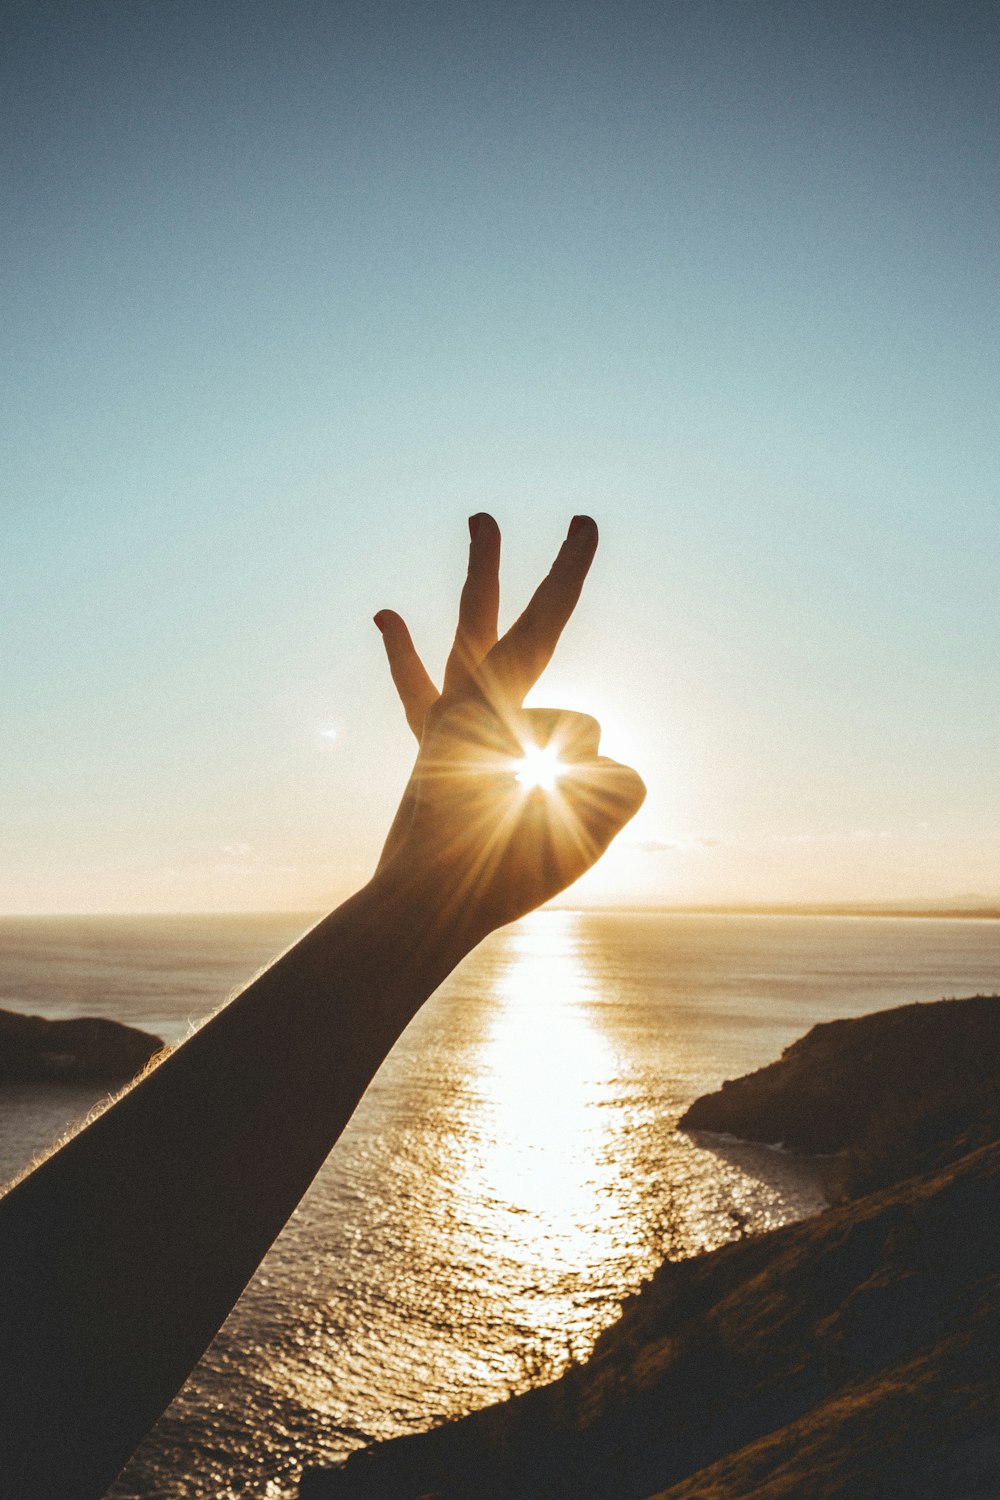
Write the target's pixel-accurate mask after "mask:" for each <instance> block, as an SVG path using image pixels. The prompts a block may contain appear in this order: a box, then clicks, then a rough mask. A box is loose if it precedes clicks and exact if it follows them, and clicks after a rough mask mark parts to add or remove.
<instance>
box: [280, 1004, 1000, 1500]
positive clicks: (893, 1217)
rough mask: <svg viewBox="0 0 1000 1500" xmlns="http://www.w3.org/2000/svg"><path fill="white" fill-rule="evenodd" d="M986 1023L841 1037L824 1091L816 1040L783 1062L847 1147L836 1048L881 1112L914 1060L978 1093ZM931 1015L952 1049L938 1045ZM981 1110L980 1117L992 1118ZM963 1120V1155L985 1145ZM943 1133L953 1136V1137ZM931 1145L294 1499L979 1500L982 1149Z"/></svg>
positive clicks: (984, 1244)
mask: <svg viewBox="0 0 1000 1500" xmlns="http://www.w3.org/2000/svg"><path fill="white" fill-rule="evenodd" d="M949 1007H950V1008H949ZM996 1011H997V1006H996V1002H990V1001H986V1000H979V999H977V1000H975V1001H964V1002H944V1003H943V1004H942V1006H940V1007H935V1006H905V1007H902V1008H901V1009H900V1010H898V1011H891V1012H883V1013H882V1017H881V1018H878V1017H864V1018H862V1019H861V1020H860V1021H858V1022H843V1023H837V1024H838V1026H839V1027H841V1028H843V1029H842V1030H840V1031H839V1032H838V1031H834V1035H835V1036H836V1038H837V1046H836V1049H835V1052H836V1055H837V1056H840V1057H842V1058H843V1059H845V1062H844V1066H842V1067H840V1068H839V1071H837V1070H835V1080H834V1082H833V1083H832V1084H831V1080H830V1079H829V1078H828V1076H827V1073H828V1070H829V1067H830V1065H831V1061H832V1059H833V1056H834V1052H833V1051H831V1048H830V1046H829V1042H828V1038H829V1033H830V1032H831V1031H832V1030H833V1028H816V1030H815V1032H813V1033H810V1036H815V1035H816V1033H817V1032H818V1033H821V1034H822V1033H824V1032H825V1033H826V1036H825V1037H824V1039H823V1043H822V1045H819V1044H816V1043H813V1044H812V1046H811V1047H810V1048H808V1049H804V1048H803V1044H802V1043H799V1044H797V1047H798V1048H799V1049H801V1050H799V1051H796V1049H795V1048H791V1049H789V1053H786V1059H787V1058H788V1056H789V1054H790V1053H795V1061H794V1067H795V1069H796V1072H797V1074H798V1083H799V1086H800V1087H801V1088H802V1089H804V1090H807V1091H810V1090H811V1096H812V1097H813V1098H814V1099H817V1098H822V1099H823V1100H824V1101H825V1103H826V1104H827V1105H828V1106H829V1107H830V1108H831V1109H833V1110H836V1108H837V1105H838V1101H840V1102H841V1103H842V1108H840V1110H839V1117H840V1118H841V1119H846V1118H849V1119H851V1120H852V1121H854V1122H856V1123H855V1124H853V1125H852V1130H854V1131H855V1132H856V1133H858V1134H860V1135H861V1136H862V1137H864V1133H865V1132H868V1131H870V1130H871V1129H873V1128H874V1122H875V1121H876V1120H877V1119H878V1117H879V1114H878V1111H879V1107H880V1104H879V1100H878V1099H877V1098H876V1099H874V1100H873V1099H871V1098H867V1099H866V1100H865V1101H864V1108H862V1109H859V1108H858V1107H857V1100H856V1099H855V1098H853V1097H852V1098H850V1099H847V1098H844V1097H843V1095H844V1092H847V1091H849V1092H850V1093H851V1094H852V1095H853V1094H856V1093H857V1092H858V1091H859V1089H858V1083H857V1077H856V1075H853V1074H852V1072H851V1069H850V1068H849V1067H848V1066H847V1064H846V1058H847V1057H848V1055H850V1054H851V1052H852V1044H851V1043H850V1040H849V1039H850V1035H851V1028H854V1029H855V1030H854V1037H855V1039H857V1038H858V1036H859V1035H860V1036H861V1042H860V1044H859V1045H858V1046H857V1047H856V1048H853V1055H854V1056H855V1058H856V1059H867V1061H866V1062H865V1063H864V1066H865V1067H866V1069H867V1072H866V1074H865V1078H866V1080H867V1082H866V1084H865V1091H866V1093H869V1094H870V1093H872V1092H874V1093H875V1094H876V1095H877V1093H878V1080H879V1079H884V1080H885V1090H886V1091H885V1096H884V1098H883V1099H882V1101H881V1107H882V1108H885V1107H886V1101H887V1100H888V1099H889V1098H890V1097H891V1094H890V1090H895V1089H897V1088H898V1087H900V1086H901V1085H902V1082H903V1080H904V1077H905V1073H904V1066H905V1058H906V1057H909V1058H911V1059H918V1060H919V1066H920V1067H922V1068H923V1067H924V1065H925V1062H926V1058H927V1050H928V1048H929V1047H931V1048H932V1049H933V1051H934V1054H935V1057H936V1062H937V1064H938V1070H937V1072H938V1076H939V1077H941V1076H948V1077H953V1078H955V1079H957V1078H958V1076H959V1074H960V1072H961V1069H960V1068H959V1067H957V1066H956V1067H954V1068H953V1067H952V1062H953V1059H951V1058H949V1056H948V1055H947V1048H948V1047H951V1048H953V1049H954V1051H955V1052H956V1053H957V1054H958V1055H960V1056H961V1057H962V1058H963V1059H965V1062H964V1063H963V1065H962V1066H967V1065H969V1059H977V1060H978V1065H979V1071H978V1072H974V1074H973V1077H974V1079H976V1080H981V1079H982V1078H983V1077H984V1076H985V1072H986V1071H987V1065H986V1064H984V1063H983V1061H982V1059H983V1057H984V1056H985V1055H986V1053H987V1052H988V1046H989V1038H990V1037H991V1036H994V1035H995V1033H994V1031H993V1027H994V1024H995V1023H994V1016H995V1014H996ZM935 1012H937V1013H938V1014H943V1015H944V1016H945V1017H946V1019H945V1020H944V1022H943V1023H942V1025H943V1028H946V1029H947V1033H946V1032H945V1030H944V1029H940V1030H934V1029H933V1028H934V1027H935V1024H936V1023H935V1021H934V1020H933V1019H932V1020H928V1017H929V1016H933V1014H934V1013H935ZM960 1018H965V1019H960ZM872 1022H874V1023H875V1024H874V1025H872V1024H866V1023H872ZM928 1027H929V1028H930V1029H928ZM963 1028H965V1029H966V1030H967V1033H968V1034H965V1032H964V1031H963ZM946 1034H947V1036H948V1037H949V1038H950V1040H949V1041H947V1042H946V1041H944V1040H942V1038H943V1037H944V1036H945V1035H946ZM807 1040H808V1038H806V1039H804V1041H807ZM973 1041H974V1043H975V1045H972V1042H973ZM804 1054H805V1057H806V1061H803V1055H804ZM880 1054H881V1062H880ZM784 1066H785V1061H784V1060H783V1061H782V1063H780V1064H777V1065H776V1068H783V1067H784ZM973 1066H976V1065H975V1064H973ZM814 1069H818V1070H819V1071H820V1076H818V1077H817V1076H814ZM762 1071H763V1072H768V1071H769V1070H762ZM753 1076H754V1077H756V1078H760V1076H761V1075H760V1074H757V1075H753ZM925 1076H926V1073H925ZM734 1087H735V1086H734V1085H731V1086H730V1090H729V1091H724V1092H731V1091H732V1089H733V1088H734ZM977 1089H978V1083H977V1085H976V1088H975V1089H973V1091H972V1092H973V1094H975V1097H976V1098H980V1097H981V1094H980V1093H978V1092H976V1090H977ZM916 1092H917V1094H918V1095H919V1097H921V1098H924V1099H926V1098H927V1097H928V1094H927V1092H926V1091H925V1090H922V1089H918V1090H917V1091H916ZM713 1097H715V1098H719V1097H720V1096H718V1095H717V1096H713ZM791 1097H792V1095H791V1093H789V1100H791ZM986 1105H987V1115H988V1114H989V1110H990V1108H991V1107H993V1105H994V1100H993V1099H992V1098H990V1099H988V1100H986ZM727 1108H728V1102H727ZM945 1113H946V1114H947V1110H946V1111H945ZM931 1114H932V1117H933V1119H939V1118H940V1117H939V1116H938V1115H937V1114H935V1113H934V1111H933V1110H932V1111H931ZM727 1118H728V1117H727ZM731 1118H732V1119H735V1115H734V1116H732V1117H731ZM805 1118H806V1116H805V1113H803V1119H805ZM963 1118H964V1119H965V1125H964V1126H963V1128H964V1129H967V1130H968V1131H969V1132H971V1135H973V1136H974V1135H976V1134H977V1133H980V1132H981V1131H983V1130H986V1129H987V1126H986V1125H984V1124H982V1122H981V1119H980V1117H976V1118H973V1117H972V1116H971V1115H969V1114H968V1112H967V1114H966V1116H964V1117H963ZM918 1124H919V1119H918V1112H917V1111H916V1110H915V1111H913V1112H911V1116H910V1125H911V1126H912V1127H914V1128H916V1127H917V1126H918ZM953 1124H954V1119H953V1118H952V1117H951V1116H948V1119H947V1131H948V1132H950V1131H951V1128H952V1125H953ZM727 1128H730V1129H732V1128H733V1127H732V1123H730V1124H729V1126H728V1127H727ZM908 1128H909V1127H908ZM936 1128H937V1127H936V1126H934V1125H933V1124H931V1125H928V1128H927V1132H926V1138H925V1139H922V1142H921V1145H920V1154H921V1155H922V1156H926V1155H928V1154H930V1155H931V1156H933V1154H934V1152H935V1150H937V1149H940V1151H941V1152H942V1153H943V1154H944V1155H945V1156H946V1157H948V1158H949V1159H948V1160H946V1161H945V1162H943V1163H942V1164H939V1165H937V1166H935V1167H934V1168H933V1169H931V1170H929V1171H924V1172H922V1173H920V1174H919V1175H912V1176H910V1175H907V1176H906V1177H905V1178H904V1180H901V1181H897V1182H895V1183H894V1184H892V1185H890V1186H886V1187H882V1188H881V1189H880V1190H878V1191H875V1192H871V1193H869V1194H867V1195H866V1196H864V1197H859V1198H856V1199H853V1200H848V1201H844V1202H842V1203H840V1204H839V1205H838V1206H837V1207H834V1208H831V1209H829V1210H827V1211H826V1212H824V1213H822V1214H820V1215H818V1216H817V1217H816V1218H814V1219H811V1220H808V1221H806V1222H803V1223H799V1224H793V1225H789V1226H787V1227H785V1228H784V1229H780V1230H777V1231H775V1232H774V1233H772V1234H768V1235H763V1236H761V1237H759V1238H757V1239H749V1240H744V1241H741V1242H739V1243H734V1244H731V1245H727V1246H724V1247H723V1248H722V1249H720V1250H717V1251H715V1252H713V1253H712V1254H709V1255H704V1256H700V1257H697V1258H695V1259H692V1260H687V1261H681V1262H676V1263H671V1262H667V1263H665V1264H664V1265H663V1266H661V1267H660V1269H659V1271H658V1272H657V1273H656V1275H655V1276H654V1277H653V1278H652V1279H651V1280H650V1281H649V1282H648V1283H647V1284H646V1285H645V1287H644V1288H643V1289H642V1291H641V1292H640V1294H639V1295H638V1296H636V1297H634V1298H632V1299H631V1300H630V1301H629V1302H628V1303H627V1304H626V1305H625V1307H624V1308H623V1311H622V1316H621V1318H620V1319H619V1321H618V1322H617V1323H616V1324H614V1325H613V1326H612V1327H611V1328H609V1329H608V1330H607V1331H606V1332H605V1333H604V1334H603V1335H602V1337H601V1338H600V1340H599V1341H598V1344H597V1346H596V1348H595V1350H594V1353H593V1355H592V1356H591V1358H590V1359H589V1360H588V1361H587V1363H586V1364H584V1365H582V1366H578V1367H574V1368H572V1369H571V1370H569V1371H568V1372H567V1373H566V1374H565V1375H564V1376H563V1377H562V1378H561V1379H559V1380H557V1381H554V1382H553V1383H552V1384H550V1385H548V1386H544V1387H541V1388H539V1389H537V1390H534V1391H529V1392H528V1393H527V1394H526V1395H524V1396H521V1397H518V1398H515V1399H514V1400H511V1401H508V1402H505V1403H502V1404H501V1405H498V1406H493V1407H490V1408H488V1409H486V1410H485V1411H481V1412H476V1413H473V1414H472V1415H471V1416H469V1417H466V1418H464V1419H463V1420H461V1421H458V1422H452V1423H449V1424H447V1425H445V1426H443V1427H440V1428H438V1429H436V1430H435V1431H432V1432H430V1433H425V1434H422V1435H420V1436H417V1437H410V1438H402V1439H399V1440H397V1441H395V1442H391V1443H385V1444H382V1445H378V1446H376V1447H374V1448H371V1449H369V1450H366V1451H365V1452H363V1453H360V1454H356V1455H354V1456H352V1458H351V1459H350V1460H348V1462H347V1464H346V1465H345V1466H344V1467H343V1468H342V1469H340V1470H327V1471H323V1472H316V1473H313V1474H310V1475H307V1476H305V1478H304V1479H303V1482H302V1490H301V1493H302V1496H303V1500H323V1497H326V1500H376V1497H377V1500H418V1497H423V1500H431V1497H435V1500H499V1497H501V1496H502V1497H504V1500H511V1497H515V1496H516V1497H518V1500H560V1497H563V1496H565V1497H570V1496H572V1497H574V1500H646V1497H651V1496H654V1495H655V1496H657V1497H667V1496H669V1497H670V1500H682V1497H683V1500H696V1497H697V1500H723V1497H725V1500H737V1497H745V1500H751V1497H753V1500H757V1497H760V1500H764V1497H774V1500H777V1497H779V1496H780V1497H787V1500H793V1497H794V1500H800V1497H804V1496H809V1497H810V1500H821V1497H831V1500H832V1497H834V1496H837V1497H845V1496H846V1497H857V1500H862V1497H865V1500H875V1497H878V1500H949V1497H952V1500H959V1497H961V1500H973V1497H982V1500H986V1497H987V1496H990V1497H994V1500H995V1497H996V1496H997V1495H1000V1440H998V1434H1000V1378H998V1356H997V1353H996V1351H997V1349H998V1348H1000V1144H997V1143H995V1142H994V1143H991V1144H988V1145H985V1146H982V1147H981V1148H980V1149H978V1150H972V1151H968V1152H966V1153H965V1154H961V1155H959V1156H958V1157H957V1158H955V1156H954V1153H955V1152H956V1151H957V1150H959V1148H960V1144H961V1142H960V1141H959V1139H958V1137H956V1136H954V1135H952V1134H948V1135H947V1139H946V1140H943V1141H942V1140H940V1139H939V1140H938V1141H937V1144H936V1145H935V1140H934V1138H933V1135H934V1129H936ZM824 1132H827V1127H826V1126H824ZM734 1133H735V1132H734ZM821 1139H822V1141H823V1144H824V1145H825V1146H827V1147H831V1146H833V1145H834V1143H835V1142H845V1141H850V1140H851V1139H852V1137H851V1135H850V1133H849V1132H848V1133H845V1134H841V1135H840V1136H832V1135H830V1134H829V1133H828V1132H827V1133H824V1134H823V1135H822V1136H821ZM901 1149H902V1148H900V1151H901ZM898 1154H899V1153H897V1155H898ZM883 1165H884V1160H883Z"/></svg>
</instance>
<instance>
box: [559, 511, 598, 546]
mask: <svg viewBox="0 0 1000 1500" xmlns="http://www.w3.org/2000/svg"><path fill="white" fill-rule="evenodd" d="M593 524H594V522H593V520H592V518H591V517H590V516H574V517H573V519H572V521H570V523H569V530H568V531H567V533H566V539H567V541H568V540H569V538H570V537H571V536H576V534H577V532H578V531H581V530H582V529H583V527H584V526H593Z"/></svg>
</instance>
